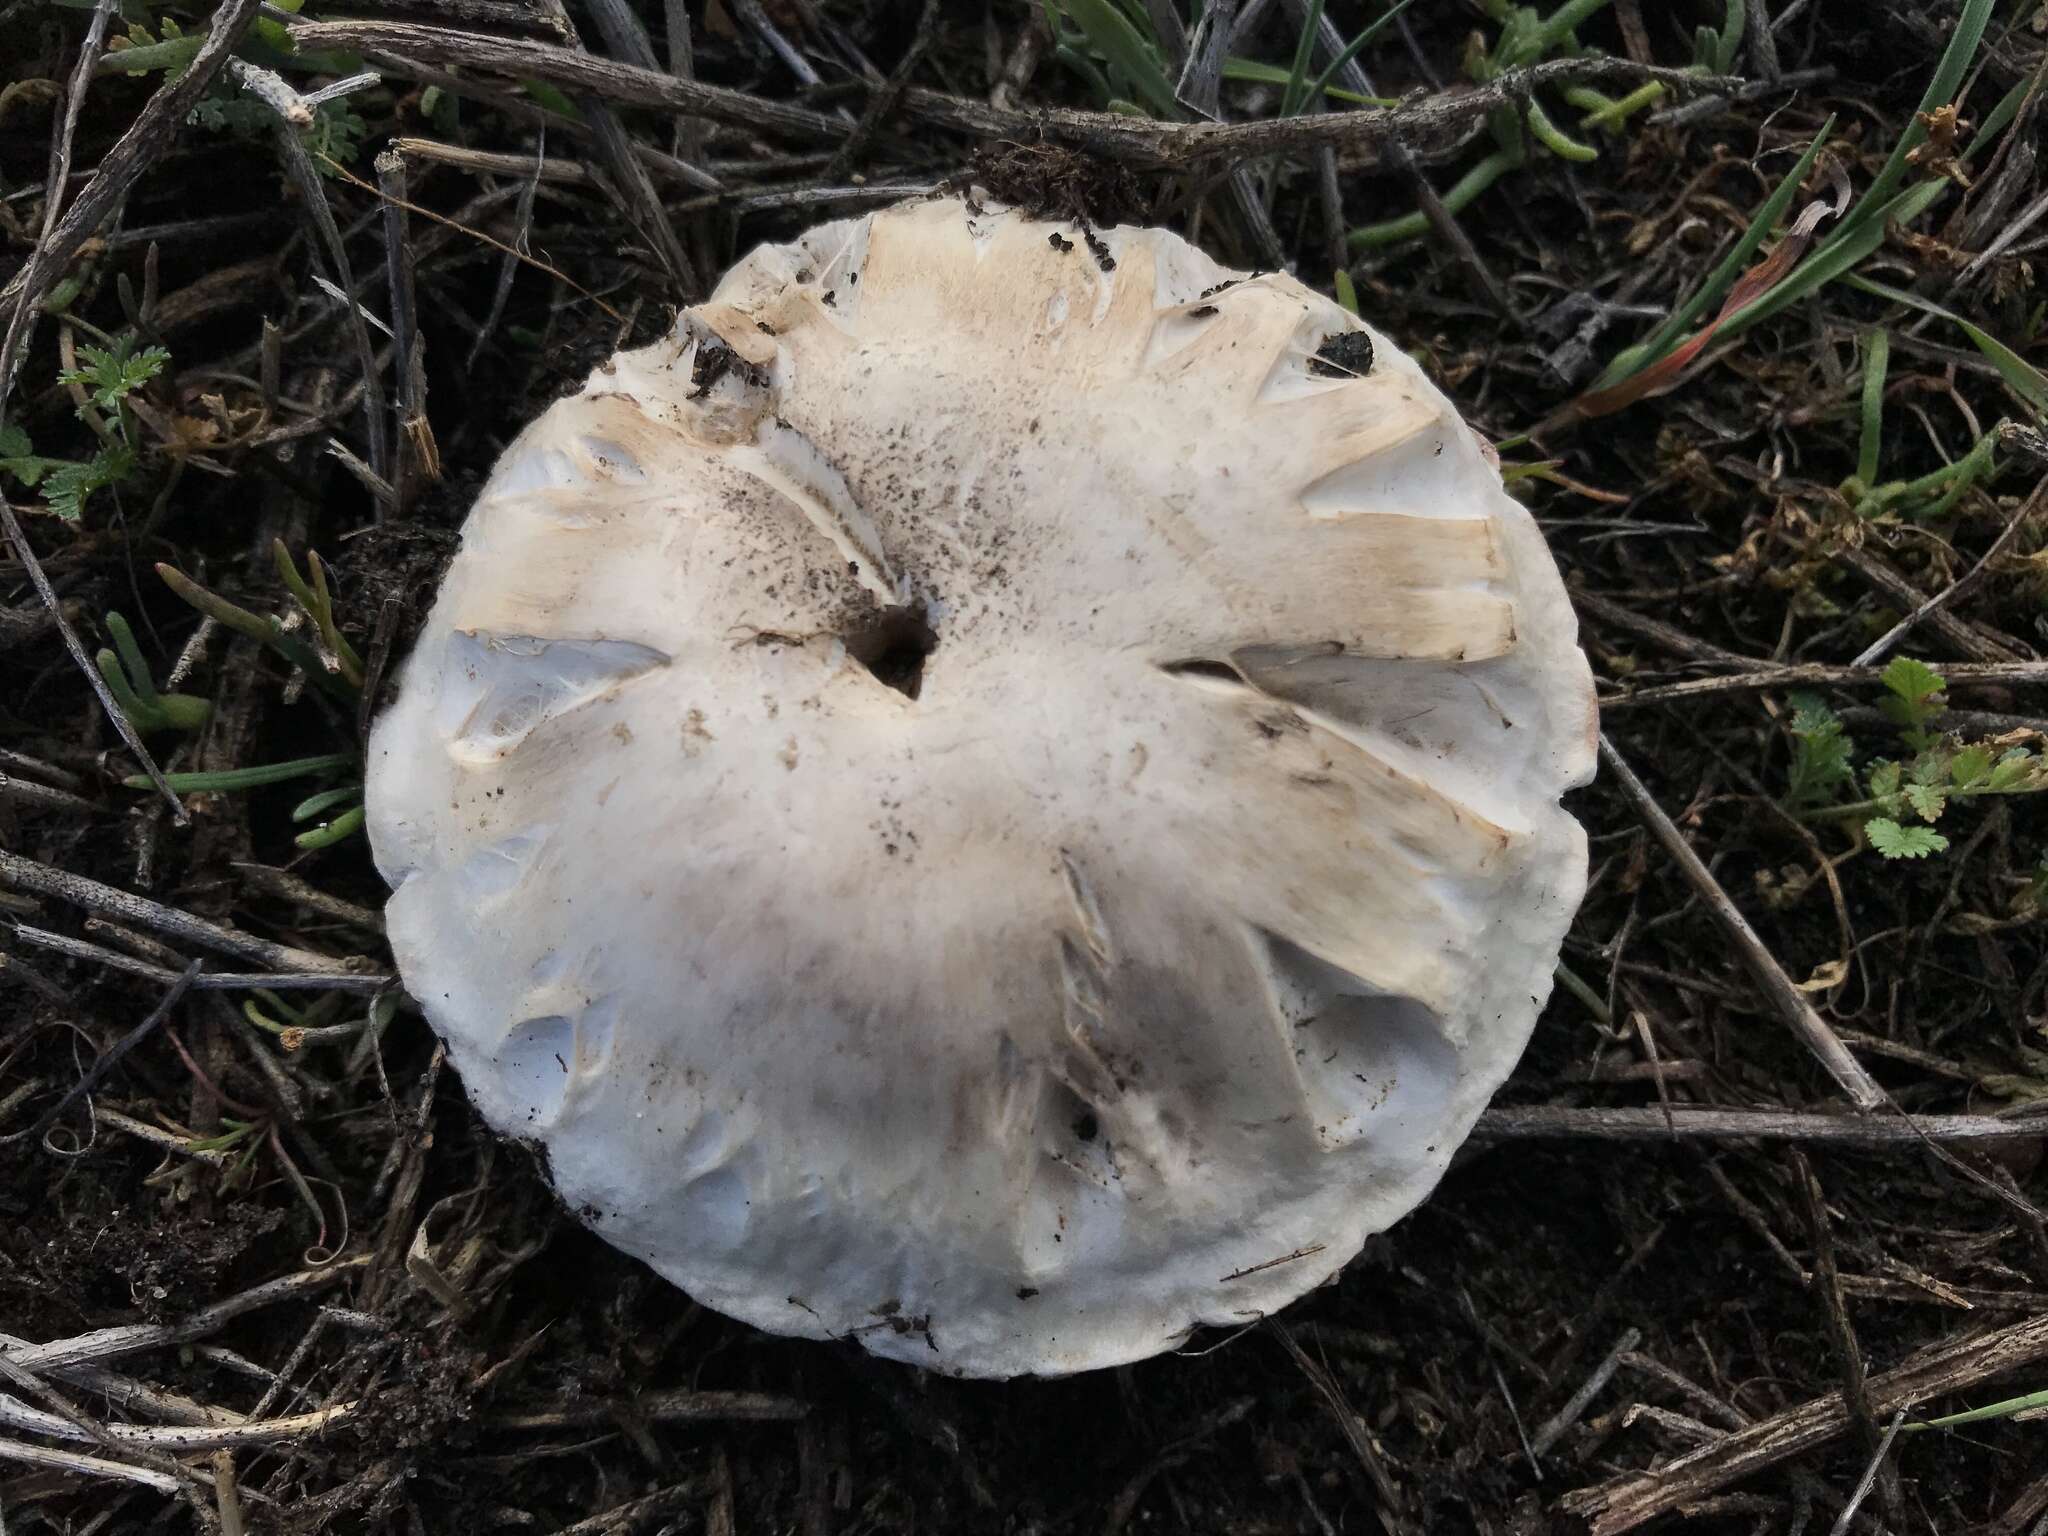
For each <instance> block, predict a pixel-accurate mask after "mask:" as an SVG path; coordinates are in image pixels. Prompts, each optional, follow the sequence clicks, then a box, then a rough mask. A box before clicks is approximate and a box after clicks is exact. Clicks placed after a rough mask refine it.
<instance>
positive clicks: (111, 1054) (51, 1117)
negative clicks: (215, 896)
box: [0, 960, 199, 1143]
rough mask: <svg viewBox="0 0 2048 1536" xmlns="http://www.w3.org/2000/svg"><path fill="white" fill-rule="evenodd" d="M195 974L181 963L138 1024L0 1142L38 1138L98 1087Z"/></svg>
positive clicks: (180, 995)
mask: <svg viewBox="0 0 2048 1536" xmlns="http://www.w3.org/2000/svg"><path fill="white" fill-rule="evenodd" d="M198 974H199V962H198V961H197V960H194V961H193V962H192V963H191V964H190V965H188V966H186V967H185V971H184V974H183V975H181V976H177V977H175V978H173V979H172V981H171V984H170V989H169V990H168V991H166V992H165V993H164V995H163V997H162V999H161V1000H159V1001H158V1003H157V1005H156V1006H155V1007H154V1008H152V1009H150V1011H149V1013H148V1014H147V1016H145V1017H144V1019H143V1021H142V1022H141V1023H140V1024H138V1025H136V1026H135V1027H134V1028H133V1029H131V1030H129V1031H128V1033H127V1034H125V1035H123V1036H122V1037H121V1038H120V1039H119V1040H116V1041H115V1042H114V1043H113V1044H112V1045H110V1046H109V1047H107V1049H106V1050H104V1051H102V1052H101V1053H100V1057H99V1060H97V1061H95V1062H94V1063H93V1064H92V1066H91V1067H90V1068H89V1069H88V1070H87V1072H86V1074H85V1075H84V1076H83V1077H81V1078H80V1079H79V1080H78V1081H77V1082H75V1083H73V1084H72V1085H71V1087H70V1088H69V1089H68V1090H66V1092H65V1093H64V1094H63V1095H62V1097H60V1098H59V1099H58V1100H57V1102H56V1103H54V1104H52V1105H51V1106H50V1107H49V1108H48V1109H46V1110H44V1111H43V1112H42V1113H41V1114H40V1115H38V1116H37V1117H36V1119H35V1122H34V1123H33V1124H31V1125H30V1126H29V1127H28V1129H27V1130H25V1131H16V1132H14V1133H12V1134H11V1135H7V1136H0V1143H4V1142H9V1141H13V1140H15V1139H17V1138H25V1139H27V1140H28V1141H29V1142H31V1143H33V1142H35V1141H37V1140H39V1139H40V1138H41V1137H42V1134H43V1132H45V1131H47V1130H48V1129H49V1128H50V1127H51V1126H53V1125H55V1124H56V1123H57V1121H58V1119H59V1118H60V1117H61V1116H62V1115H63V1113H64V1111H65V1110H67V1109H69V1108H70V1107H71V1106H72V1105H73V1104H76V1103H77V1102H78V1101H79V1100H80V1099H81V1098H83V1097H84V1096H85V1095H86V1094H88V1093H91V1092H92V1091H93V1089H94V1088H96V1087H98V1086H99V1084H100V1083H101V1082H102V1081H103V1080H104V1079H105V1078H106V1075H107V1074H108V1073H109V1072H111V1071H113V1070H114V1068H115V1067H116V1066H117V1065H119V1064H120V1061H121V1058H122V1057H124V1056H126V1055H127V1054H128V1053H129V1052H130V1051H132V1050H134V1049H135V1047H136V1046H138V1045H140V1044H141V1043H142V1042H143V1041H144V1040H146V1039H147V1038H149V1036H150V1035H151V1034H152V1033H154V1032H155V1030H156V1027H157V1026H158V1025H159V1024H161V1023H163V1021H164V1020H165V1019H167V1018H169V1017H170V1016H171V1010H172V1009H173V1008H176V1007H177V1006H178V1003H179V1002H180V1000H182V999H183V997H184V996H185V993H186V991H187V990H188V989H189V988H190V987H191V985H192V981H193V978H194V977H196V976H197V975H198Z"/></svg>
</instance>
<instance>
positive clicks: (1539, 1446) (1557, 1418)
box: [1529, 1328, 1643, 1458]
mask: <svg viewBox="0 0 2048 1536" xmlns="http://www.w3.org/2000/svg"><path fill="white" fill-rule="evenodd" d="M1642 1342H1643V1331H1642V1329H1640V1328H1630V1329H1628V1330H1627V1331H1626V1332H1624V1333H1623V1334H1622V1336H1621V1337H1620V1339H1618V1340H1617V1341H1616V1342H1615V1345H1614V1348H1612V1349H1611V1350H1609V1351H1608V1352H1607V1357H1606V1358H1605V1359H1604V1360H1602V1361H1601V1362H1600V1363H1599V1364H1598V1365H1597V1366H1595V1367H1594V1368H1593V1374H1592V1375H1590V1376H1588V1377H1587V1378H1586V1379H1585V1380H1584V1381H1583V1382H1581V1383H1580V1384H1579V1389H1578V1391H1576V1392H1574V1393H1573V1394H1572V1395H1571V1396H1570V1397H1569V1398H1568V1399H1566V1401H1565V1405H1564V1406H1563V1407H1562V1408H1560V1409H1558V1410H1557V1412H1556V1413H1554V1414H1552V1415H1551V1416H1550V1417H1549V1418H1547V1419H1545V1420H1544V1421H1543V1423H1542V1424H1541V1425H1539V1426H1538V1427H1537V1430H1536V1434H1535V1437H1534V1438H1533V1439H1532V1440H1530V1442H1529V1450H1530V1452H1531V1454H1533V1455H1535V1456H1536V1457H1538V1458H1541V1457H1544V1456H1547V1455H1549V1454H1550V1449H1551V1447H1552V1446H1554V1445H1556V1444H1557V1442H1558V1441H1560V1440H1562V1439H1563V1438H1564V1434H1565V1431H1566V1430H1568V1429H1570V1428H1571V1427H1572V1426H1573V1425H1574V1424H1576V1423H1578V1422H1579V1416H1580V1415H1581V1414H1583V1413H1584V1412H1585V1411H1586V1409H1587V1408H1588V1407H1590V1406H1591V1405H1592V1402H1593V1399H1594V1398H1596V1397H1598V1396H1599V1395H1600V1393H1601V1390H1602V1389H1603V1388H1604V1387H1605V1386H1606V1385H1607V1383H1608V1382H1610V1381H1612V1380H1613V1379H1614V1373H1615V1372H1616V1371H1618V1370H1620V1369H1621V1357H1622V1356H1623V1355H1625V1354H1627V1353H1628V1352H1629V1351H1630V1350H1632V1349H1634V1348H1635V1347H1636V1346H1637V1345H1638V1344H1640V1343H1642Z"/></svg>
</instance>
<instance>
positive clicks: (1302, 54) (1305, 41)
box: [1280, 0, 1323, 117]
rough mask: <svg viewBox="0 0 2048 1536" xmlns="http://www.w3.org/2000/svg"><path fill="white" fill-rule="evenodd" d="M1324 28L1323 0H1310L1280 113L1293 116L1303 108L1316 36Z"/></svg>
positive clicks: (1281, 101) (1283, 93)
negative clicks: (1304, 92) (1305, 87)
mask: <svg viewBox="0 0 2048 1536" xmlns="http://www.w3.org/2000/svg"><path fill="white" fill-rule="evenodd" d="M1322 30H1323V0H1309V3H1308V14H1307V15H1306V16H1304V17H1303V18H1302V22H1301V35H1300V36H1299V37H1297V38H1296V39H1295V40H1294V65H1293V67H1292V68H1290V69H1289V70H1288V71H1287V86H1286V88H1285V89H1284V90H1282V91H1281V93H1280V115H1281V116H1282V117H1292V116H1294V115H1295V113H1297V112H1299V111H1300V110H1301V106H1302V98H1303V87H1304V86H1305V85H1306V84H1307V83H1308V65H1309V60H1310V59H1312V58H1314V57H1315V46H1316V38H1317V37H1318V36H1319V35H1320V34H1321V32H1322Z"/></svg>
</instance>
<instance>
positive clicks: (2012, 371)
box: [1849, 277, 2048, 420]
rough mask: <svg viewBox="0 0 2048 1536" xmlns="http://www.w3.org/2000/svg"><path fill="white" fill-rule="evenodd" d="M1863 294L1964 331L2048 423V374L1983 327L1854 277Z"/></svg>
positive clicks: (1927, 302) (1913, 296)
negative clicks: (1901, 305)
mask: <svg viewBox="0 0 2048 1536" xmlns="http://www.w3.org/2000/svg"><path fill="white" fill-rule="evenodd" d="M1849 281H1850V282H1851V283H1852V284H1853V285H1854V286H1856V287H1857V288H1860V289H1861V290H1862V291H1863V292H1865V293H1868V294H1874V295H1876V296H1877V297H1878V298H1880V299H1889V300H1890V301H1891V302H1892V303H1894V304H1904V305H1905V306H1906V307H1907V308H1909V309H1917V310H1919V311H1920V312H1921V313H1922V314H1924V315H1933V316H1935V317H1936V318H1937V319H1941V320H1946V321H1948V322H1950V323H1951V324H1952V325H1955V326H1957V327H1958V328H1959V329H1961V331H1962V333H1963V334H1964V335H1965V336H1967V337H1969V338H1970V344H1971V345H1972V346H1974V347H1975V348H1976V349H1977V350H1978V351H1979V352H1981V353H1983V354H1984V360H1985V361H1986V362H1988V363H1990V364H1991V366H1992V367H1994V368H1996V369H1997V370H1998V374H1999V377H2000V378H2002V379H2004V380H2005V382H2006V385H2007V386H2008V387H2009V388H2010V389H2011V390H2012V392H2013V393H2014V394H2016V395H2018V396H2019V397H2020V398H2021V399H2022V400H2024V401H2026V402H2027V404H2028V405H2029V406H2031V407H2032V408H2033V411H2034V414H2035V416H2036V417H2037V418H2040V419H2042V420H2048V374H2044V373H2042V372H2041V370H2040V369H2038V368H2036V367H2035V366H2034V365H2033V364H2032V363H2030V362H2028V361H2027V360H2026V359H2025V358H2024V357H2021V356H2020V355H2019V353H2017V352H2015V351H2013V349H2012V348H2011V347H2008V346H2007V345H2006V344H2005V343H2004V342H2002V341H2000V340H1999V339H1998V338H1997V337H1996V336H1993V335H1992V334H1991V333H1990V332H1989V331H1987V330H1985V329H1984V328H1983V327H1982V326H1980V325H1976V324H1974V323H1973V322H1971V321H1968V320H1965V319H1964V318H1963V317H1962V316H1961V315H1959V314H1957V313H1956V312H1955V311H1954V310H1949V309H1943V308H1942V307H1941V306H1940V305H1939V304H1936V303H1935V302H1934V301H1933V300H1931V299H1923V298H1921V297H1920V296H1919V295H1918V294H1916V293H1908V292H1906V291H1905V290H1904V289H1903V288H1894V287H1892V286H1891V285H1890V284H1888V283H1880V282H1876V281H1874V280H1873V279H1871V278H1867V277H1852V278H1850V280H1849Z"/></svg>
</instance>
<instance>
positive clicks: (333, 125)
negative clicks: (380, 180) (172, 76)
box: [192, 94, 370, 180]
mask: <svg viewBox="0 0 2048 1536" xmlns="http://www.w3.org/2000/svg"><path fill="white" fill-rule="evenodd" d="M192 121H193V122H194V123H196V124H197V125H198V126H199V127H201V128H210V129H212V130H213V131H214V132H216V133H229V134H235V135H238V136H240V137H243V138H258V137H261V136H263V135H266V134H269V133H272V132H274V131H276V128H277V114H276V113H275V112H273V111H272V110H271V109H270V108H269V107H267V106H265V105H264V104H263V103H262V102H260V101H254V100H251V99H250V98H248V97H246V96H223V95H219V94H215V95H212V96H208V97H207V98H206V99H205V100H203V101H201V102H200V103H199V105H198V106H196V107H194V108H193V109H192ZM298 134H299V141H300V142H301V143H303V144H304V145H305V146H306V152H307V154H308V155H310V156H311V157H312V161H313V165H314V167H315V168H316V169H317V170H318V171H319V172H320V174H321V175H322V176H325V177H327V178H328V179H330V180H338V179H340V177H341V173H342V170H343V168H344V167H346V166H349V165H353V164H354V163H355V161H356V158H357V156H358V155H359V154H360V153H361V151H362V147H363V140H364V139H366V138H368V137H369V135H370V125H369V124H368V123H366V122H364V121H363V119H362V118H361V117H359V116H357V115H356V113H355V112H354V111H352V110H351V109H350V108H349V105H348V103H347V102H346V101H323V102H319V103H317V104H316V105H315V106H314V108H313V121H312V122H311V123H310V124H308V125H307V126H306V127H304V128H301V129H299V130H298Z"/></svg>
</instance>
